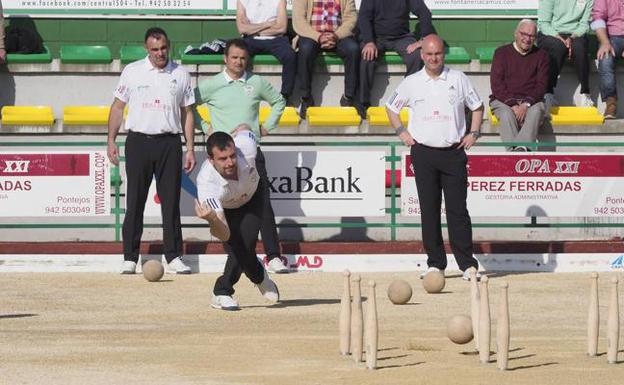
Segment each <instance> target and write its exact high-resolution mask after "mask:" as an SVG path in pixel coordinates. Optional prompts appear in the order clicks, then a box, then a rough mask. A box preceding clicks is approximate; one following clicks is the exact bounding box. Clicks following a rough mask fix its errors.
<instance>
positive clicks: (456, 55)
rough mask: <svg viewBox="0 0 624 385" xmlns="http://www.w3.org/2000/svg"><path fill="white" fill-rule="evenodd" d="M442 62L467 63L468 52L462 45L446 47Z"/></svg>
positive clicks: (468, 60)
mask: <svg viewBox="0 0 624 385" xmlns="http://www.w3.org/2000/svg"><path fill="white" fill-rule="evenodd" d="M444 62H445V63H447V64H469V63H470V54H468V51H466V48H464V47H448V50H447V51H446V58H445V59H444Z"/></svg>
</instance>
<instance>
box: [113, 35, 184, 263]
mask: <svg viewBox="0 0 624 385" xmlns="http://www.w3.org/2000/svg"><path fill="white" fill-rule="evenodd" d="M145 48H146V50H147V57H146V58H145V59H142V60H139V61H136V62H134V63H131V64H129V65H128V66H126V68H124V70H123V72H122V74H121V78H120V79H119V84H118V85H117V88H116V90H115V92H114V96H115V100H114V101H113V104H112V106H111V110H110V115H109V117H108V157H109V159H110V161H111V162H112V163H113V164H115V165H118V164H119V153H118V149H117V145H116V144H115V138H116V137H117V134H118V133H119V127H120V126H121V122H122V119H123V111H124V108H125V106H126V104H127V105H128V117H127V119H126V125H125V128H126V129H127V130H128V137H127V139H126V145H125V157H126V175H127V178H126V179H127V181H126V183H127V184H126V188H127V189H126V215H125V218H124V223H123V252H124V262H123V265H122V268H121V273H122V274H134V273H135V270H136V264H137V262H138V258H139V246H140V244H141V236H142V234H143V211H144V209H145V202H146V200H147V194H148V191H149V187H150V184H151V183H152V178H156V190H157V191H158V196H159V198H160V203H161V212H162V222H163V243H164V254H165V259H166V260H167V264H168V268H169V271H171V272H175V273H178V274H190V273H191V269H190V268H189V267H188V266H187V265H186V264H184V262H183V261H182V260H181V259H180V256H181V255H182V228H181V225H180V187H181V169H182V143H181V140H180V133H182V132H184V136H185V138H186V156H185V159H184V170H185V171H186V172H191V170H192V169H193V168H194V167H195V155H194V152H193V129H194V124H193V111H192V109H191V107H192V106H193V104H194V103H195V95H194V93H193V87H192V86H191V76H190V74H189V73H188V71H187V70H186V69H184V67H182V66H179V65H177V64H176V63H174V62H173V61H171V60H169V39H168V37H167V34H166V33H165V31H163V30H162V29H160V28H150V29H148V30H147V32H146V33H145Z"/></svg>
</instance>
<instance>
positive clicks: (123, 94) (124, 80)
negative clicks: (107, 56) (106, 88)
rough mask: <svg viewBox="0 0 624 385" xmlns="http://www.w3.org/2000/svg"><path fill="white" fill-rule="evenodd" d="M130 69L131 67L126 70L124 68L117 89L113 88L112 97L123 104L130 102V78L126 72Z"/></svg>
mask: <svg viewBox="0 0 624 385" xmlns="http://www.w3.org/2000/svg"><path fill="white" fill-rule="evenodd" d="M131 68H132V66H126V68H124V70H123V72H122V73H121V76H120V77H119V82H118V83H117V88H115V92H113V96H114V97H116V98H117V99H119V100H121V101H122V102H124V103H128V100H130V88H131V86H130V78H131V77H132V76H130V75H129V74H128V72H129V71H130V70H131Z"/></svg>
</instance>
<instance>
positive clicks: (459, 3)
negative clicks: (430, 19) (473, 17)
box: [425, 0, 538, 11]
mask: <svg viewBox="0 0 624 385" xmlns="http://www.w3.org/2000/svg"><path fill="white" fill-rule="evenodd" d="M425 3H426V4H427V6H428V7H429V9H431V10H457V11H459V10H498V11H502V10H512V9H515V10H521V9H537V6H538V0H425Z"/></svg>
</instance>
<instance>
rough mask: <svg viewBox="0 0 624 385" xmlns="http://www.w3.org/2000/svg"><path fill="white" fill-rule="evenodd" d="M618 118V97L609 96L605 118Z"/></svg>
mask: <svg viewBox="0 0 624 385" xmlns="http://www.w3.org/2000/svg"><path fill="white" fill-rule="evenodd" d="M616 116H617V97H615V96H609V97H608V98H607V107H606V108H605V112H604V118H605V119H615V117H616Z"/></svg>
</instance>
